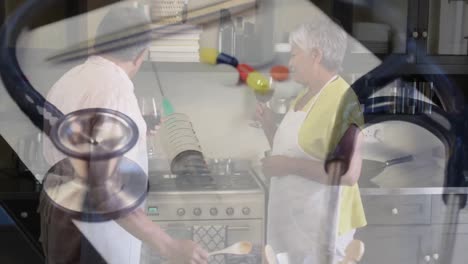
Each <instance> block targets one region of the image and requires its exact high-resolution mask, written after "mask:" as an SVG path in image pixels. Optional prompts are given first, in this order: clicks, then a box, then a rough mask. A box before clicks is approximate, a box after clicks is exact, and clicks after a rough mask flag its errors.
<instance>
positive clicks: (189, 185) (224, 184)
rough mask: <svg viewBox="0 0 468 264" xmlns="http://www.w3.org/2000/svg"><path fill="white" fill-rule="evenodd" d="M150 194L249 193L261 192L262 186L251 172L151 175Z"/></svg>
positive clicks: (154, 172) (155, 172)
mask: <svg viewBox="0 0 468 264" xmlns="http://www.w3.org/2000/svg"><path fill="white" fill-rule="evenodd" d="M149 182H150V192H172V191H177V192H196V191H248V190H259V189H260V185H259V184H258V182H257V181H256V180H255V178H254V176H253V174H252V173H250V172H238V173H232V174H211V175H203V176H180V177H179V176H177V175H174V174H170V173H168V172H161V171H159V172H158V171H153V172H150V174H149Z"/></svg>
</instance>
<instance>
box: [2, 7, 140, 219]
mask: <svg viewBox="0 0 468 264" xmlns="http://www.w3.org/2000/svg"><path fill="white" fill-rule="evenodd" d="M55 2H58V1H55V0H32V1H26V2H25V3H24V4H22V5H21V6H19V7H18V9H17V11H16V12H14V14H12V15H11V16H10V17H9V18H8V19H7V20H6V22H5V24H4V26H3V27H2V29H1V32H0V36H1V37H0V47H1V49H0V77H1V79H2V81H3V83H4V86H5V89H6V90H7V92H8V94H9V95H10V96H11V98H12V99H13V100H14V101H15V103H16V104H17V105H18V106H19V108H20V109H21V111H22V112H23V113H24V114H25V115H26V116H27V117H28V118H29V119H30V121H31V122H32V123H33V124H34V126H36V127H37V128H38V129H40V130H41V131H43V132H44V134H45V135H47V136H48V137H49V138H50V140H51V141H52V143H53V144H54V145H55V146H56V147H57V149H58V150H60V151H61V152H62V153H64V154H65V155H66V156H67V157H68V158H67V159H66V160H63V161H61V162H59V163H57V164H55V165H54V166H53V167H52V168H51V169H50V170H49V172H48V174H47V175H46V177H45V179H44V183H43V191H44V193H45V194H46V196H47V197H48V198H49V199H50V201H51V202H52V203H53V204H54V205H55V206H57V207H59V208H60V209H63V210H64V211H66V212H68V213H70V214H71V215H72V216H75V217H77V218H79V219H81V220H85V221H106V220H109V219H115V218H117V217H120V216H122V215H124V214H126V213H128V212H131V211H133V210H134V209H135V208H137V207H138V206H139V205H141V203H142V202H143V200H144V198H145V196H146V191H147V181H146V175H145V173H144V172H143V170H142V169H141V168H140V167H139V166H138V165H136V164H135V163H133V162H131V161H129V160H127V159H125V158H123V154H124V153H126V152H127V151H129V150H130V149H131V148H132V147H133V146H135V144H136V143H137V140H138V127H137V125H136V124H135V122H134V121H133V120H132V119H131V118H129V117H128V116H127V115H125V114H124V113H121V112H118V111H115V110H111V109H103V108H89V109H82V110H78V111H74V112H71V113H69V114H66V115H65V114H64V113H63V112H61V111H60V110H59V109H58V108H57V107H55V106H54V105H53V104H51V103H50V102H48V101H47V100H46V99H45V98H44V97H43V96H42V95H41V94H40V93H39V92H38V91H37V90H36V89H34V87H33V86H32V85H31V83H30V82H29V81H28V79H27V78H26V76H25V74H24V73H23V71H22V70H21V68H20V66H19V63H18V59H17V57H16V47H15V45H16V41H17V39H18V37H19V35H20V33H21V31H22V29H23V28H25V27H26V26H27V23H28V21H30V20H31V18H33V17H34V15H36V14H40V13H41V12H42V11H43V10H46V9H47V8H49V7H51V6H53V4H54V3H55ZM112 166H114V167H112ZM69 168H73V169H74V173H72V175H69V174H66V173H65V174H64V171H69ZM106 170H107V171H109V174H108V175H106V176H107V178H105V179H102V178H100V177H96V176H98V175H100V174H101V172H102V171H106ZM70 176H71V177H70ZM117 185H119V186H120V187H119V186H117ZM124 186H125V188H124ZM65 188H68V189H66V190H67V191H64V190H65ZM70 188H72V189H73V190H71V189H70ZM61 190H62V191H61ZM98 190H99V192H98ZM67 193H68V195H71V194H72V193H73V195H74V196H73V197H68V196H67ZM99 193H100V194H99ZM103 193H105V194H107V195H105V196H106V197H107V198H102V197H101V196H102V194H103ZM64 194H65V196H64ZM99 197H101V198H99Z"/></svg>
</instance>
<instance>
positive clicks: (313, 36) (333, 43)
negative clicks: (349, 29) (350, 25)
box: [289, 19, 347, 71]
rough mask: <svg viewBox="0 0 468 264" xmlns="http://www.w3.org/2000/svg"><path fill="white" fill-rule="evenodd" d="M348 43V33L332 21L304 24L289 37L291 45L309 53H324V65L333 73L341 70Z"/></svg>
mask: <svg viewBox="0 0 468 264" xmlns="http://www.w3.org/2000/svg"><path fill="white" fill-rule="evenodd" d="M346 41H347V34H346V32H345V31H344V30H343V29H342V28H340V26H338V25H337V24H335V22H333V21H332V20H330V19H321V20H318V21H316V22H313V23H306V24H302V25H300V26H299V27H298V28H297V29H295V30H294V31H293V32H291V34H290V35H289V43H290V44H291V45H292V44H295V45H297V46H298V47H299V48H301V49H302V50H303V51H305V52H307V53H309V52H311V51H312V50H313V49H319V50H320V51H322V53H323V58H322V65H323V66H324V67H326V68H327V69H328V70H332V71H339V70H340V69H341V64H342V63H343V58H344V56H345V53H346V44H347V43H346Z"/></svg>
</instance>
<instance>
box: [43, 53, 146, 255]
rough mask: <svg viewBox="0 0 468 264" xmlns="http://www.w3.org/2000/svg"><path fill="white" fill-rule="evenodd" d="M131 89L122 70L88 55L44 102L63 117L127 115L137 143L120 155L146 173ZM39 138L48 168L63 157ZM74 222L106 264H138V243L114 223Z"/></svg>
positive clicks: (137, 110)
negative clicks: (100, 111) (94, 111)
mask: <svg viewBox="0 0 468 264" xmlns="http://www.w3.org/2000/svg"><path fill="white" fill-rule="evenodd" d="M133 90H134V86H133V83H132V81H131V80H130V78H129V77H128V75H127V74H126V73H125V71H124V70H123V69H122V68H120V67H119V66H117V65H116V64H114V63H113V62H111V61H109V60H106V59H105V58H102V57H98V56H92V57H90V58H89V59H88V60H87V61H86V62H85V63H84V64H82V65H79V66H76V67H75V68H73V69H71V70H70V71H68V72H67V73H66V74H65V75H64V76H63V77H62V78H60V80H58V81H57V83H56V84H55V85H54V86H53V87H52V88H51V90H50V91H49V93H48V95H47V100H48V101H49V102H51V103H52V104H54V105H55V106H56V107H57V108H58V109H60V110H61V111H62V112H63V113H64V114H68V113H70V112H73V111H76V110H79V109H84V108H95V107H100V108H108V109H112V110H116V111H119V112H121V113H124V114H126V115H128V116H129V117H130V118H131V119H132V120H133V121H134V122H135V123H136V124H137V126H138V130H139V140H138V142H137V143H136V145H135V146H134V147H133V148H132V149H131V150H130V151H128V152H127V153H125V155H124V156H125V157H127V158H129V159H131V160H133V161H135V162H136V163H137V164H138V165H139V166H140V167H141V168H142V169H143V170H144V171H145V173H146V174H147V173H148V158H147V152H146V151H147V150H146V123H145V121H144V119H143V117H142V115H141V112H140V108H139V107H138V101H137V99H136V97H135V94H134V92H133ZM43 138H44V145H43V152H44V157H45V159H46V161H47V162H48V163H49V164H50V165H51V166H52V165H54V164H55V163H57V162H58V161H60V160H62V159H63V158H65V155H64V154H62V153H61V152H59V151H58V150H57V149H56V148H55V147H54V146H53V144H52V143H51V142H50V140H49V138H48V137H43ZM74 223H75V225H76V226H77V227H78V229H80V231H81V232H82V233H83V235H85V236H86V238H87V239H88V240H89V241H90V242H91V244H92V245H93V246H94V247H95V248H96V250H97V251H98V252H99V253H100V254H101V256H102V257H103V258H104V259H105V260H106V261H107V262H108V263H110V264H134V263H139V262H140V250H141V242H140V241H139V240H137V239H136V238H134V237H133V236H132V235H131V234H129V233H128V232H127V231H125V230H124V229H123V228H122V227H120V226H119V225H118V224H117V223H115V221H108V222H103V223H86V222H80V221H74Z"/></svg>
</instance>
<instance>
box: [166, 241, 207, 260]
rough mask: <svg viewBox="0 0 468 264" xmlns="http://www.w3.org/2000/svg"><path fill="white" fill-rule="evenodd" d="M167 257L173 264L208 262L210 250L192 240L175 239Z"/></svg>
mask: <svg viewBox="0 0 468 264" xmlns="http://www.w3.org/2000/svg"><path fill="white" fill-rule="evenodd" d="M167 258H168V259H169V263H172V264H207V263H208V252H206V251H205V250H204V249H203V248H201V247H200V246H199V245H198V244H196V243H195V242H193V241H192V240H174V242H173V243H172V245H171V247H170V248H169V251H168V252H167Z"/></svg>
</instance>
